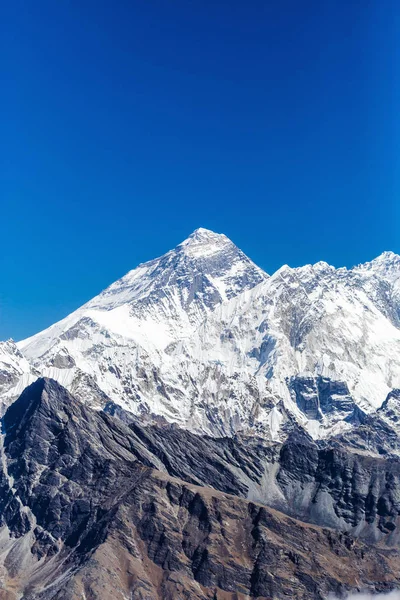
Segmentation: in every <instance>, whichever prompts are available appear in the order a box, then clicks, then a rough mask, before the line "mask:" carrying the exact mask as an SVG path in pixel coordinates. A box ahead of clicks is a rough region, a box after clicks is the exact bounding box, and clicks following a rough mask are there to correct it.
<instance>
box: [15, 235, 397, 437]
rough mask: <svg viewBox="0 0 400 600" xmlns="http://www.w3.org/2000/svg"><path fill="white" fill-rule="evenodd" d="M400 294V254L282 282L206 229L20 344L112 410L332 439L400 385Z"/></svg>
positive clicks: (283, 275) (322, 267) (193, 425)
mask: <svg viewBox="0 0 400 600" xmlns="http://www.w3.org/2000/svg"><path fill="white" fill-rule="evenodd" d="M399 290H400V257H398V256H397V255H395V254H393V253H384V254H383V255H381V256H380V257H378V258H377V259H375V260H374V261H372V262H370V263H366V264H365V265H359V266H358V267H355V268H354V269H351V270H347V269H345V268H341V269H335V268H334V267H332V266H329V265H328V264H326V263H322V262H321V263H317V264H315V265H307V266H305V267H301V268H297V269H292V268H290V267H288V266H284V267H282V268H281V269H280V270H279V271H277V272H276V273H275V274H274V275H273V276H272V277H269V276H268V275H267V274H266V273H264V272H263V271H262V270H261V269H259V268H258V267H257V266H256V265H254V263H252V262H251V261H250V259H248V258H247V257H246V256H245V255H244V254H243V253H242V252H241V251H240V250H239V249H238V248H237V247H236V246H235V245H234V244H233V243H232V242H231V241H230V240H229V239H228V238H226V237H225V236H224V235H220V234H215V233H213V232H211V231H208V230H205V229H198V230H196V231H195V232H194V233H193V234H192V235H191V236H189V238H188V239H187V240H185V241H184V242H183V243H182V244H180V245H179V246H177V247H176V248H175V249H174V250H171V251H170V252H168V253H167V254H165V255H164V256H162V257H161V258H158V259H156V260H153V261H150V262H148V263H145V264H143V265H140V266H139V267H137V268H136V269H134V270H133V271H130V272H129V273H128V274H127V275H126V276H125V277H123V278H122V279H120V280H119V281H117V282H116V283H114V284H113V285H111V286H110V287H109V288H107V289H106V290H105V291H104V292H102V293H101V294H100V295H99V296H97V297H96V298H94V299H93V300H91V301H90V302H88V303H87V304H86V305H84V306H83V307H82V308H80V309H78V310H77V311H76V312H74V313H72V314H71V315H69V316H68V317H67V318H66V319H64V320H62V321H60V322H59V323H56V324H55V325H53V326H52V327H50V328H49V329H47V330H45V331H43V332H41V333H39V334H37V335H36V336H34V337H32V338H29V339H27V340H24V341H23V342H20V343H19V345H18V346H19V349H20V350H21V352H22V353H23V354H24V356H25V357H26V358H28V359H29V361H30V362H31V364H32V365H33V367H34V368H36V369H38V370H39V371H40V372H41V373H42V374H43V375H46V376H49V377H53V378H54V379H57V380H58V381H60V383H62V384H63V385H65V386H67V387H68V388H69V389H70V390H71V391H72V392H73V393H74V394H75V395H77V396H79V397H80V398H81V399H83V400H85V401H86V402H89V403H91V404H93V405H95V406H102V405H104V404H105V403H106V402H107V401H108V400H112V401H114V402H116V403H118V404H121V405H122V406H123V407H124V408H126V409H128V410H131V411H132V412H134V413H141V414H142V415H144V416H146V415H148V418H149V419H150V418H151V419H153V418H155V417H156V418H165V419H166V420H168V421H173V422H177V423H178V424H180V425H181V426H185V427H189V428H190V429H192V430H195V431H205V432H208V433H211V434H213V435H232V434H233V433H235V432H237V431H240V430H248V429H250V430H254V431H256V432H259V433H262V434H263V435H272V437H277V436H279V435H280V432H282V431H284V430H285V429H287V428H289V427H290V423H291V421H292V420H293V418H295V419H297V420H299V421H300V422H302V423H303V424H304V425H305V426H306V427H307V429H308V430H309V432H310V433H311V434H312V435H314V436H315V437H318V436H321V435H326V434H327V433H332V432H335V431H339V430H343V429H346V428H349V427H351V422H352V421H354V420H355V419H357V418H358V416H359V414H360V412H359V408H361V410H362V411H365V412H370V411H372V410H374V409H376V408H378V407H379V406H380V405H381V404H382V402H383V401H384V400H385V398H386V396H387V395H388V393H389V392H390V390H391V389H393V388H396V387H400V301H399V298H400V294H399ZM356 405H358V407H359V408H357V407H356Z"/></svg>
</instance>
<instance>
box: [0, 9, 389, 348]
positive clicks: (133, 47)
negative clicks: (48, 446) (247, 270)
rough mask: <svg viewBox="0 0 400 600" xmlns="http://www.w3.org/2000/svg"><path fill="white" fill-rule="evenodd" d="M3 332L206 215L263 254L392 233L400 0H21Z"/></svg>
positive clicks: (309, 253) (9, 147) (31, 327)
mask: <svg viewBox="0 0 400 600" xmlns="http://www.w3.org/2000/svg"><path fill="white" fill-rule="evenodd" d="M5 4H6V5H5V6H4V7H3V10H4V9H5V11H6V14H5V15H4V14H3V17H2V23H1V25H0V27H1V29H2V31H1V38H2V42H1V44H2V47H1V55H2V60H1V71H2V79H3V85H2V93H1V97H0V104H1V114H2V121H3V122H2V142H3V143H2V144H1V145H0V161H1V170H0V172H1V175H0V176H1V182H0V194H1V207H0V208H1V213H0V215H1V236H0V245H1V251H0V273H1V279H0V338H1V339H5V338H7V337H13V338H14V339H21V338H22V337H25V336H27V335H30V334H33V333H36V332H37V331H38V330H40V329H43V328H44V327H46V326H47V325H50V324H51V323H53V322H54V321H56V320H58V319H59V318H62V317H63V316H65V315H66V314H67V313H69V312H71V311H72V310H74V309H75V308H77V307H78V306H79V305H81V304H82V303H83V302H85V301H86V300H88V299H89V298H91V297H92V296H94V295H95V294H96V293H98V292H99V291H100V290H102V289H103V288H104V287H106V286H107V285H108V284H110V283H111V282H112V281H114V280H115V279H117V278H118V277H120V276H122V275H123V274H124V273H125V272H126V271H128V270H129V269H131V268H134V267H135V266H136V265H137V264H138V263H140V262H143V261H146V260H148V259H151V258H153V257H155V256H158V255H160V254H162V253H164V252H165V251H167V250H168V249H170V248H171V247H174V246H175V245H176V244H177V243H179V242H180V241H181V240H183V239H184V238H186V237H187V236H188V235H189V234H190V233H191V231H192V230H194V229H195V228H197V227H199V226H201V227H207V228H210V229H213V230H215V231H218V232H223V233H225V234H226V235H228V236H229V237H230V238H231V239H232V240H233V241H234V242H235V243H236V244H237V245H238V246H239V247H241V248H242V249H243V250H244V251H245V252H246V253H247V254H248V255H249V256H250V257H251V258H252V259H253V260H254V261H255V262H257V263H258V264H259V265H260V266H262V267H263V268H264V269H266V270H267V271H268V272H273V271H274V270H275V269H276V268H278V267H279V266H280V265H281V264H283V263H288V264H290V265H291V266H297V265H300V264H304V263H309V262H316V261H318V260H326V261H328V262H330V263H332V264H334V265H336V266H341V265H349V266H350V265H352V264H354V263H359V262H363V261H366V260H369V259H371V258H373V257H374V256H376V255H378V254H379V253H380V252H382V251H383V250H385V249H391V250H394V251H397V252H400V237H399V233H398V232H399V226H400V214H399V210H398V209H397V208H396V207H397V206H398V205H399V175H398V170H399V117H398V114H396V113H398V107H399V105H400V102H399V101H400V94H399V89H400V88H399V66H400V65H399V41H398V40H399V39H400V37H399V33H400V31H399V24H400V6H399V4H398V2H397V0H375V1H374V0H364V1H360V0H346V1H345V0H305V1H304V2H299V1H298V0H264V1H256V0H249V1H248V2H243V1H242V0H231V1H226V2H222V1H219V0H212V1H211V0H171V1H168V2H166V1H165V0H140V1H137V0H126V1H121V0H114V1H113V2H110V1H108V0H107V1H102V0H96V1H91V0H85V1H84V2H82V1H79V2H78V1H76V0H57V1H54V0H49V1H42V0H37V1H35V2H32V1H30V0H29V1H26V2H21V1H20V0H13V1H12V2H6V3H5Z"/></svg>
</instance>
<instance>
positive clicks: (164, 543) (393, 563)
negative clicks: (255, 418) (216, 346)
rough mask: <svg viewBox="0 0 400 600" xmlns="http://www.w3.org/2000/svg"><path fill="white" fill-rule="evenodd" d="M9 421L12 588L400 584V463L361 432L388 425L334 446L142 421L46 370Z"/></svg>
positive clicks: (284, 590) (278, 588)
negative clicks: (91, 400)
mask: <svg viewBox="0 0 400 600" xmlns="http://www.w3.org/2000/svg"><path fill="white" fill-rule="evenodd" d="M397 399H398V398H397V396H396V397H391V398H389V399H388V402H387V406H386V409H387V411H388V413H390V411H391V410H392V408H393V407H392V405H393V402H395V401H396V400H397ZM383 416H384V418H382V424H383V425H382V426H384V427H385V428H387V430H388V431H391V432H392V434H393V435H394V434H395V430H394V429H393V428H392V427H391V425H389V420H390V415H388V414H386V415H383ZM2 427H3V434H2V436H1V440H2V445H1V465H0V467H1V469H0V471H1V472H0V477H1V478H0V525H1V529H0V556H1V567H0V568H1V571H0V573H1V576H0V581H1V582H2V588H1V589H0V598H2V599H7V600H16V599H19V598H24V599H26V600H28V599H31V600H33V599H37V600H39V599H42V600H45V599H46V600H50V599H51V600H56V599H59V600H60V599H63V600H67V599H68V600H72V599H76V600H78V599H82V598H86V599H87V600H89V599H90V600H92V599H93V600H97V599H99V600H100V599H101V600H107V599H108V598H114V599H117V600H119V599H121V600H126V598H131V599H142V600H161V599H163V600H168V599H171V600H172V599H174V600H175V599H178V598H179V599H194V598H196V599H210V600H211V599H223V600H228V599H229V600H233V599H236V600H239V599H240V600H245V599H247V598H254V599H256V598H258V599H259V600H261V599H263V600H266V599H268V600H272V599H274V600H283V599H287V598H293V599H304V600H306V599H307V600H314V599H319V600H322V599H324V598H327V597H328V594H329V593H330V592H334V593H335V594H336V595H337V596H338V597H345V595H346V593H347V592H348V591H349V590H361V589H362V590H374V591H376V590H379V591H385V590H390V589H393V588H396V587H399V588H400V554H399V551H398V529H399V525H400V521H399V514H400V462H399V459H398V457H397V456H396V455H392V454H390V452H389V450H387V449H385V448H384V447H383V446H382V445H381V443H380V440H379V439H378V437H377V435H375V437H373V436H371V441H370V444H369V448H368V450H366V448H365V447H361V444H360V442H359V440H358V439H357V432H359V438H360V439H362V440H364V441H365V440H366V439H367V436H366V432H368V431H372V429H373V431H374V432H375V433H376V431H377V427H376V424H373V425H372V424H371V423H369V422H368V421H367V422H365V423H363V424H360V425H359V426H358V427H355V428H354V429H353V430H352V435H351V436H350V437H346V436H345V435H344V436H342V437H338V438H335V439H334V440H331V441H329V442H328V441H320V442H315V441H314V440H313V439H312V438H311V437H310V436H309V435H307V434H306V433H305V432H304V431H303V430H301V429H300V428H298V427H297V426H294V427H293V428H292V430H291V431H290V432H289V433H288V436H287V439H286V441H285V442H284V443H281V442H273V441H267V440H265V439H262V438H257V437H255V436H251V437H247V436H235V437H225V438H219V439H217V438H215V437H211V436H202V437H199V436H196V435H195V434H193V433H191V432H189V431H185V430H180V429H179V428H176V427H174V426H171V425H165V424H164V425H154V424H153V425H148V426H143V424H141V422H140V420H138V418H137V417H135V416H134V415H131V414H128V413H126V412H124V411H123V410H122V409H121V408H120V407H118V406H117V405H108V406H107V408H106V410H104V411H94V410H93V409H91V408H89V407H88V406H86V405H85V404H84V403H82V402H81V401H79V400H77V399H75V398H74V397H73V396H71V394H70V393H69V392H68V391H67V390H66V389H65V388H63V387H62V386H60V385H59V384H58V383H56V382H55V381H53V380H49V379H39V380H38V381H36V382H35V383H34V384H32V385H31V386H29V387H28V388H27V389H26V390H25V391H24V392H23V394H22V395H21V396H20V397H19V399H18V400H17V401H16V402H14V403H13V404H12V405H11V406H10V407H9V408H8V410H7V412H6V413H5V415H4V417H3V419H2ZM383 438H385V436H383Z"/></svg>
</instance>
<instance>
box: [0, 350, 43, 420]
mask: <svg viewBox="0 0 400 600" xmlns="http://www.w3.org/2000/svg"><path fill="white" fill-rule="evenodd" d="M39 376H40V373H39V372H38V371H37V370H36V369H34V368H33V367H32V366H31V365H30V364H29V362H28V361H27V359H26V358H25V357H24V356H22V354H21V352H20V351H19V350H18V348H17V346H16V344H15V342H14V341H13V340H8V341H7V342H0V413H1V412H2V411H3V410H4V407H6V406H8V405H9V404H10V403H11V402H12V401H13V400H15V399H16V398H17V397H18V396H19V395H20V394H21V393H22V391H23V390H24V389H25V388H26V386H27V385H29V384H30V383H32V382H33V381H35V379H37V378H38V377H39Z"/></svg>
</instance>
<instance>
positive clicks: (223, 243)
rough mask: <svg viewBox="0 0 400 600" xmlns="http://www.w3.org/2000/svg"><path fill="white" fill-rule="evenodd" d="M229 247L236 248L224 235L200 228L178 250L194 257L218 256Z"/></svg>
mask: <svg viewBox="0 0 400 600" xmlns="http://www.w3.org/2000/svg"><path fill="white" fill-rule="evenodd" d="M229 246H230V247H233V248H234V247H235V245H234V244H233V242H231V240H230V239H229V238H227V237H226V235H224V234H223V233H215V232H214V231H211V230H210V229H204V227H199V228H198V229H195V231H193V233H191V234H190V235H189V237H188V238H187V239H186V240H184V241H183V242H181V243H180V244H179V246H178V249H179V250H183V251H184V252H185V253H186V254H190V255H191V256H193V257H194V256H197V255H198V256H209V255H212V254H216V253H218V252H220V251H221V250H224V249H225V248H227V247H229Z"/></svg>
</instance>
